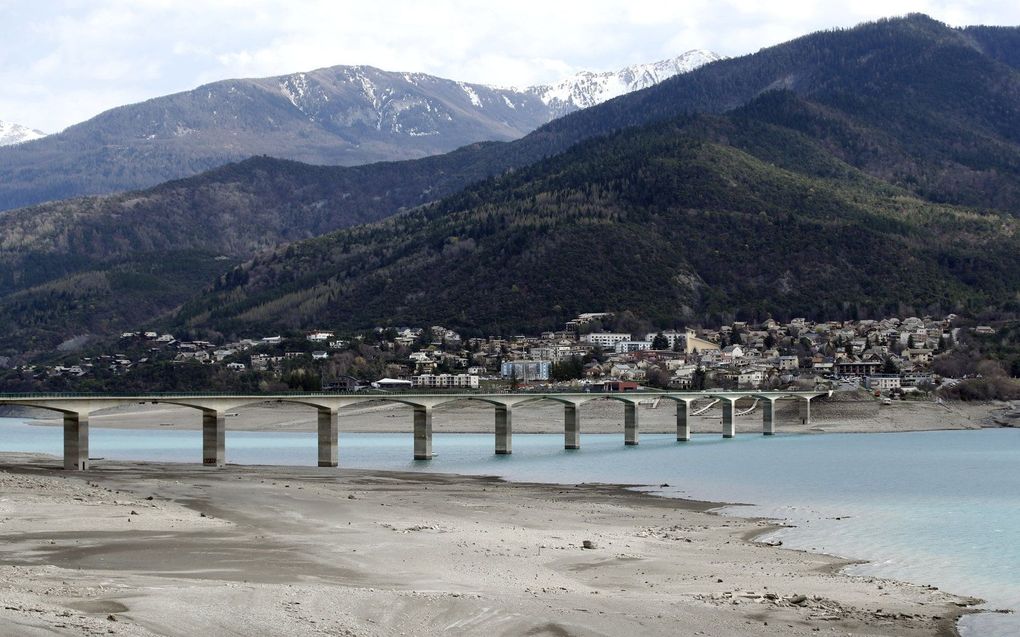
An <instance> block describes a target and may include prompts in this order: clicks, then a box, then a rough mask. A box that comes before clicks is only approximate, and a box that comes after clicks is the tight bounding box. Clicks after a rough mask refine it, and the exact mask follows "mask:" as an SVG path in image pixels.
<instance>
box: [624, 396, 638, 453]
mask: <svg viewBox="0 0 1020 637" xmlns="http://www.w3.org/2000/svg"><path fill="white" fill-rule="evenodd" d="M637 443H638V410H637V403H623V444H625V445H636V444H637Z"/></svg>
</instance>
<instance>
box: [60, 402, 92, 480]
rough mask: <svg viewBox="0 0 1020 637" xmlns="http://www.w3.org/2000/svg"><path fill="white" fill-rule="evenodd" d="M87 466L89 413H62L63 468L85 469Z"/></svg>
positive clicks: (71, 469) (70, 469) (72, 469)
mask: <svg viewBox="0 0 1020 637" xmlns="http://www.w3.org/2000/svg"><path fill="white" fill-rule="evenodd" d="M88 468H89V415H88V414H87V413H80V412H79V413H74V414H64V469H66V470H68V471H85V470H86V469H88Z"/></svg>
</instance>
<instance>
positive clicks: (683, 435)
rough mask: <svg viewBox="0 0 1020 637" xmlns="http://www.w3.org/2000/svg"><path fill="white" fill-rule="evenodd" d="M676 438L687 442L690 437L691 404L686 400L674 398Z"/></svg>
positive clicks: (678, 440)
mask: <svg viewBox="0 0 1020 637" xmlns="http://www.w3.org/2000/svg"><path fill="white" fill-rule="evenodd" d="M673 402H675V403H676V440H677V442H687V441H689V440H690V439H691V425H690V417H691V404H690V403H689V402H687V401H686V400H676V401H673Z"/></svg>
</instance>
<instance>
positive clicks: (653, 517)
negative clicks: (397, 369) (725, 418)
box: [0, 454, 966, 636]
mask: <svg viewBox="0 0 1020 637" xmlns="http://www.w3.org/2000/svg"><path fill="white" fill-rule="evenodd" d="M56 465H57V462H56V461H55V460H54V459H48V458H43V457H39V456H36V457H31V458H29V457H25V456H18V455H15V454H2V455H0V494H2V495H0V539H2V541H0V635H18V636H24V635H52V634H68V635H80V634H115V635H153V634H155V635H195V634H221V635H229V634H233V635H304V634H308V635H312V634H322V635H440V634H443V635H447V634H467V635H486V636H493V635H679V634H683V635H717V636H731V635H732V636H736V635H815V634H818V633H819V632H824V633H825V634H840V635H845V634H848V633H852V634H854V635H903V636H907V635H909V636H915V635H916V636H920V635H925V636H927V635H933V634H944V635H950V634H953V625H954V620H955V618H956V616H957V615H958V614H959V613H960V612H962V611H963V610H964V609H963V608H962V607H961V606H960V605H959V604H964V603H966V602H965V601H964V600H960V599H959V598H956V597H953V596H951V595H949V594H946V593H944V592H941V591H938V590H934V589H930V588H926V587H922V586H913V585H908V584H902V583H897V582H890V581H885V580H880V579H877V578H870V577H849V576H845V575H841V574H839V573H838V569H839V568H840V567H841V566H843V565H844V564H845V563H844V562H841V561H839V560H837V559H834V558H830V557H826V556H821V555H812V554H807V553H802V552H797V551H789V550H785V549H781V548H776V547H771V546H765V545H762V544H756V543H754V542H751V541H748V538H750V537H753V536H755V535H758V534H759V533H761V532H762V531H765V530H767V529H768V528H770V527H769V524H768V523H767V522H765V521H760V520H741V519H734V518H730V517H721V516H717V515H714V514H710V513H708V512H706V511H707V510H708V509H709V508H711V507H712V506H713V505H710V504H707V503H698V502H685V501H679V500H670V499H665V498H657V497H654V496H649V495H644V494H639V493H635V492H631V491H627V490H624V489H622V488H619V487H612V486H599V485H577V486H567V487H564V486H548V485H532V484H510V483H505V482H502V481H499V480H495V479H487V478H477V477H462V476H448V475H431V474H430V475H425V474H400V473H383V472H366V471H353V470H343V469H341V470H339V471H338V470H336V469H315V468H281V467H227V468H224V469H221V470H210V469H207V468H203V467H201V466H188V465H162V466H160V465H149V464H146V465H140V464H127V463H113V462H103V463H102V464H101V465H98V466H97V467H96V469H95V470H94V471H91V472H89V473H88V474H77V475H75V474H66V473H63V472H61V471H59V470H55V469H54V467H55V466H56ZM585 541H588V542H590V543H591V546H592V548H584V543H585ZM834 631H835V632H834Z"/></svg>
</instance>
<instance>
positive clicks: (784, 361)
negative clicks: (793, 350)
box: [777, 356, 800, 371]
mask: <svg viewBox="0 0 1020 637" xmlns="http://www.w3.org/2000/svg"><path fill="white" fill-rule="evenodd" d="M777 367H779V369H781V370H783V371H790V370H794V369H797V368H798V367H800V359H799V358H797V357H796V356H780V357H779V363H778V364H777Z"/></svg>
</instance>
